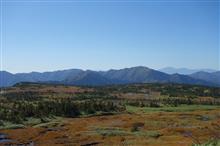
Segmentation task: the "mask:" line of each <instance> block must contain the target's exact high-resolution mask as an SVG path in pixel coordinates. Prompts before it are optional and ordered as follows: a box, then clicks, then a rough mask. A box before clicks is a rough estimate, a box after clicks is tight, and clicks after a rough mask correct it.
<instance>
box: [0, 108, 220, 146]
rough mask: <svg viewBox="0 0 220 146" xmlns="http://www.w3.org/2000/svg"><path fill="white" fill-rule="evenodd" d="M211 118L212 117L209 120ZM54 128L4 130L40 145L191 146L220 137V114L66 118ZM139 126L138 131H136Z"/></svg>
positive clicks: (21, 139)
mask: <svg viewBox="0 0 220 146" xmlns="http://www.w3.org/2000/svg"><path fill="white" fill-rule="evenodd" d="M206 116H208V117H206ZM62 123H63V124H59V125H58V126H55V127H50V128H31V127H27V128H25V129H14V130H0V133H6V134H8V135H9V137H10V138H11V139H14V140H15V141H17V143H29V142H30V141H33V142H34V143H35V144H36V145H45V146H48V145H53V146H55V145H68V146H72V145H73V146H75V145H82V146H83V145H92V144H93V145H100V146H102V145H105V146H114V145H117V146H120V145H132V146H142V145H149V146H162V145H163V146H177V145H178V146H188V145H191V144H192V143H193V142H194V143H202V142H204V141H207V140H208V139H210V138H213V137H218V136H220V115H219V110H209V111H194V112H181V113H176V112H172V113H170V112H156V113H141V114H127V113H124V114H118V115H110V116H94V117H87V118H66V119H64V120H63V121H62ZM135 125H136V126H137V127H136V128H137V129H134V128H135Z"/></svg>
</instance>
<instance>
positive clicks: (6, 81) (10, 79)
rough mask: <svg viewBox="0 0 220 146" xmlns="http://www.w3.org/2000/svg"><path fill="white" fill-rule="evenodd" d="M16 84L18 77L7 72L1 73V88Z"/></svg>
mask: <svg viewBox="0 0 220 146" xmlns="http://www.w3.org/2000/svg"><path fill="white" fill-rule="evenodd" d="M15 82H16V77H15V76H14V75H13V74H11V73H9V72H6V71H0V87H4V86H11V85H13V84H14V83H15Z"/></svg>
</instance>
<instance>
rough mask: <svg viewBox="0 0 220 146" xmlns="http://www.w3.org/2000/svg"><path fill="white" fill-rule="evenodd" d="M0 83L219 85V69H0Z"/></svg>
mask: <svg viewBox="0 0 220 146" xmlns="http://www.w3.org/2000/svg"><path fill="white" fill-rule="evenodd" d="M0 77H1V78H0V87H7V86H13V85H14V84H16V83H19V82H41V83H42V82H43V83H56V84H65V85H93V86H98V85H110V84H127V83H181V84H196V85H206V86H220V71H216V72H211V73H210V72H204V71H200V72H195V73H193V74H189V75H183V74H178V73H175V74H168V73H164V72H162V71H158V70H154V69H151V68H147V67H143V66H138V67H131V68H124V69H119V70H114V69H111V70H108V71H92V70H81V69H69V70H60V71H53V72H43V73H39V72H31V73H16V74H12V73H9V72H6V71H0Z"/></svg>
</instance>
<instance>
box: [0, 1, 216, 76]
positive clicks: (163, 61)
mask: <svg viewBox="0 0 220 146" xmlns="http://www.w3.org/2000/svg"><path fill="white" fill-rule="evenodd" d="M2 7H3V9H2V11H3V13H2V15H3V17H2V18H3V21H2V30H3V31H2V36H3V37H2V42H3V44H2V52H3V54H2V56H3V58H2V60H3V70H7V71H10V72H14V73H15V72H30V71H51V70H60V69H69V68H81V69H93V70H107V69H110V68H115V69H117V68H124V67H131V66H140V65H142V66H147V67H151V68H154V69H159V68H163V67H166V66H172V67H187V68H194V69H198V68H212V69H219V68H220V67H219V63H220V61H219V55H220V53H219V2H218V1H205V0H203V1H201V0H200V1H195V0H194V1H187V2H186V1H185V2H184V1H177V0H176V1H165V0H164V2H163V1H157V2H155V1H154V2H152V1H148V2H146V0H145V1H139V2H137V1H128V2H126V1H118V2H116V1H105V2H101V1H84V2H79V1H65V2H61V1H59V2H54V1H47V2H41V1H33V2H27V1H26V2H25V1H18V0H17V1H16V0H15V1H13V2H12V1H11V2H10V1H9V0H8V1H7V2H6V1H3V5H2Z"/></svg>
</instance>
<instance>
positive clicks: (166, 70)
mask: <svg viewBox="0 0 220 146" xmlns="http://www.w3.org/2000/svg"><path fill="white" fill-rule="evenodd" d="M159 71H161V72H164V73H167V74H175V73H178V74H184V75H190V74H193V73H196V72H208V73H213V72H217V70H214V69H189V68H174V67H165V68H162V69H159Z"/></svg>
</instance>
